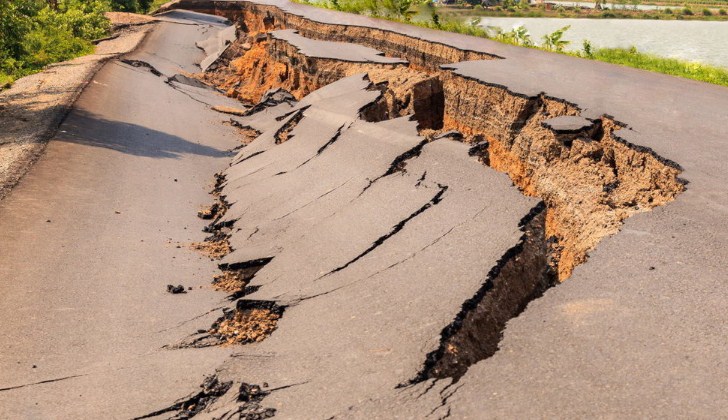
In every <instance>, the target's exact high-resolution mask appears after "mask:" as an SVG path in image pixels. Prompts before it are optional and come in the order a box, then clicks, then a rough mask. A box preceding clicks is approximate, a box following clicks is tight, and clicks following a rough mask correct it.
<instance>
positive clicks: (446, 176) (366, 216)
mask: <svg viewBox="0 0 728 420" xmlns="http://www.w3.org/2000/svg"><path fill="white" fill-rule="evenodd" d="M210 4H213V5H214V7H212V9H214V8H215V7H218V6H217V3H214V2H212V3H210ZM249 4H250V3H248V2H240V3H239V5H242V6H240V7H241V9H239V10H238V9H237V7H238V5H234V6H230V4H226V5H225V6H224V7H223V14H226V15H228V17H235V18H236V19H235V20H236V21H237V25H238V31H237V35H239V37H238V39H234V37H233V33H234V31H232V30H231V27H230V26H227V25H228V22H226V21H224V20H221V19H218V18H215V17H212V16H206V15H200V14H196V13H192V12H186V11H174V12H171V13H169V14H167V16H166V17H165V20H166V23H162V24H160V27H159V28H158V29H157V30H155V31H154V32H153V33H152V34H151V35H150V37H149V39H147V41H146V42H145V43H144V45H143V46H142V47H141V49H140V50H138V51H137V52H135V53H133V54H130V55H129V56H127V57H124V58H123V59H122V60H120V61H118V62H116V63H115V64H116V65H110V66H107V67H106V68H105V69H104V70H103V71H102V72H101V73H99V75H98V76H97V79H98V80H99V84H98V86H92V87H91V88H89V90H87V92H85V93H84V95H83V96H82V98H81V100H80V101H79V103H78V104H77V106H76V108H75V109H74V111H73V112H72V113H71V115H70V116H69V118H68V120H67V121H66V123H64V125H63V126H62V127H61V131H60V133H59V135H58V137H57V138H56V139H55V140H54V141H53V142H52V143H51V146H50V147H49V152H48V155H47V156H46V157H45V158H44V160H43V161H42V162H41V163H40V164H39V165H38V168H37V169H36V170H35V172H34V173H33V174H32V175H31V176H30V177H29V178H28V179H27V180H26V181H25V182H24V184H23V185H21V187H20V188H19V189H18V190H17V192H15V193H14V194H13V196H12V197H11V198H10V199H9V200H6V201H4V202H2V205H1V207H0V211H1V212H2V213H3V214H4V215H5V214H7V215H10V217H3V218H0V228H4V229H5V231H4V233H3V235H4V237H3V238H2V240H3V241H4V243H22V241H21V240H20V238H21V237H24V238H26V239H27V237H28V235H29V238H30V240H27V241H26V242H27V245H24V246H20V247H17V248H16V249H12V250H9V252H5V251H3V253H2V254H0V258H2V261H1V262H3V270H4V272H3V273H2V274H9V275H8V277H7V278H9V279H10V280H11V283H13V284H15V283H17V284H21V283H22V280H24V279H26V278H30V279H31V281H30V283H28V284H27V286H28V289H27V290H31V291H33V294H32V295H31V294H29V293H24V292H23V290H24V289H22V288H20V287H14V288H11V289H10V291H9V293H8V295H7V296H5V298H6V299H7V302H11V301H12V300H18V301H20V302H23V305H24V306H22V307H21V310H20V311H18V304H17V303H15V302H14V303H12V304H9V305H5V306H6V307H5V309H4V311H5V313H4V314H3V315H5V316H6V317H7V319H9V320H10V321H9V322H8V326H9V327H7V328H6V330H7V331H4V332H7V335H8V337H11V338H12V340H11V342H12V343H13V344H12V345H11V347H10V351H9V352H8V354H9V355H10V356H9V357H5V358H4V359H3V360H2V361H1V362H2V365H0V367H2V368H3V369H2V370H3V373H4V374H5V375H9V376H3V377H2V378H3V379H2V382H0V385H5V383H7V386H5V387H4V388H2V389H1V390H2V391H3V392H2V393H1V394H0V403H2V413H3V414H4V415H5V414H6V415H7V416H8V417H18V416H20V415H26V416H27V415H28V413H30V415H31V416H36V417H43V416H44V415H45V414H47V413H49V412H51V410H53V409H57V407H56V406H57V401H59V400H65V401H67V400H69V399H70V398H71V397H72V396H73V397H75V395H76V394H78V395H79V396H80V397H82V398H83V399H84V402H86V404H84V405H83V406H75V407H72V406H63V407H62V408H61V409H60V411H59V413H60V415H61V416H63V417H88V416H89V415H93V416H106V417H125V418H130V417H135V416H141V417H136V418H151V417H166V416H171V418H190V417H195V416H198V415H204V416H207V417H211V418H241V419H242V418H268V417H272V416H279V417H283V418H333V417H345V418H348V417H367V418H370V417H377V416H382V415H386V414H392V413H393V412H395V411H396V412H397V413H398V414H401V415H403V416H406V417H426V416H438V417H440V418H445V417H451V416H455V417H457V413H460V415H463V413H465V415H468V410H469V407H472V406H474V405H477V404H476V403H477V401H475V402H474V400H476V399H474V398H473V397H472V396H473V395H474V393H475V394H477V393H478V392H480V393H483V392H486V393H487V394H488V395H489V396H488V398H495V396H496V395H498V392H496V391H494V389H495V388H493V389H490V388H488V386H487V385H488V383H487V382H485V383H484V382H483V381H482V380H481V379H480V376H478V375H484V373H483V370H484V369H486V366H487V367H490V368H493V369H498V368H499V366H497V365H494V364H493V363H485V362H488V361H490V360H494V359H496V360H505V361H506V362H507V361H509V360H510V358H513V357H518V356H513V355H512V353H507V354H506V355H503V354H502V353H503V352H500V353H499V352H498V349H499V347H500V346H501V343H502V341H501V340H502V339H503V336H504V331H506V325H507V324H508V325H511V324H512V323H513V322H514V321H515V322H519V321H520V322H528V321H523V320H519V319H518V318H517V317H518V315H519V314H521V313H522V312H523V311H524V309H525V308H526V307H527V305H529V303H533V302H534V299H536V298H538V297H540V296H542V294H543V293H544V292H545V291H546V290H547V289H549V288H550V287H551V286H553V285H555V284H558V283H559V280H565V279H567V278H568V277H569V276H571V275H572V273H573V272H574V269H575V268H576V267H577V266H579V265H580V264H584V262H585V261H586V259H587V256H588V255H589V253H590V252H592V251H594V250H595V249H597V248H596V247H597V244H599V243H600V242H601V241H602V240H604V241H606V242H609V239H610V236H611V235H613V234H615V233H617V232H619V230H620V228H621V227H622V225H623V224H624V223H625V222H626V221H627V219H628V218H629V217H631V216H633V215H636V214H638V213H642V212H645V211H648V210H651V209H653V208H656V207H658V206H662V205H664V204H667V203H668V202H670V201H672V200H673V199H674V198H675V196H676V195H677V194H679V193H681V192H683V191H684V190H685V184H686V183H685V182H684V181H683V180H682V179H680V178H678V174H680V172H681V170H682V168H681V167H680V166H679V165H678V164H677V163H675V162H673V161H672V160H670V159H667V158H664V157H662V156H661V155H659V154H657V153H656V152H654V151H653V150H652V149H649V148H646V147H642V146H636V145H635V144H634V143H632V142H630V141H629V139H630V138H631V137H630V130H629V129H628V127H627V126H626V124H624V123H623V122H621V121H620V120H618V119H616V118H613V117H609V116H606V115H604V114H601V115H594V113H593V110H590V111H589V112H586V111H585V110H583V109H581V108H580V107H579V106H578V105H576V104H574V103H571V102H569V101H566V100H560V99H554V97H552V96H548V95H546V94H544V93H541V92H539V93H537V94H532V95H527V94H517V93H514V92H511V91H509V90H508V89H507V88H506V87H504V86H503V85H500V84H497V83H489V82H485V81H483V80H481V79H480V78H479V77H480V76H478V75H477V74H474V73H473V71H472V69H471V68H470V67H469V66H470V65H471V63H457V64H453V65H450V64H448V60H447V59H445V58H444V57H450V56H452V57H460V58H459V59H460V60H461V59H464V58H465V57H470V58H478V59H485V58H487V59H492V58H494V57H495V55H488V54H478V53H476V52H474V51H468V52H467V53H465V52H463V51H459V50H457V49H453V48H451V47H447V46H443V45H441V44H438V45H439V46H438V49H437V50H436V52H435V53H433V55H432V56H431V57H430V58H432V59H433V60H434V61H433V62H436V63H437V65H439V64H442V62H445V64H448V65H447V66H444V67H443V68H439V67H438V66H437V65H433V64H432V63H429V62H428V61H427V60H425V61H424V62H421V60H422V57H421V56H419V55H417V54H413V53H412V51H415V50H416V49H422V48H424V47H423V45H426V42H425V41H423V40H418V42H417V43H416V44H414V45H413V46H412V48H411V49H410V48H404V49H398V48H399V47H398V45H400V44H401V41H402V39H400V36H390V37H389V39H388V41H386V42H383V41H382V42H383V43H382V44H381V45H383V46H385V47H386V48H387V52H389V53H390V54H392V53H393V52H401V53H402V57H385V56H384V55H382V54H379V53H378V52H377V51H376V50H373V49H372V48H364V47H362V46H361V45H358V44H356V43H353V44H347V45H346V48H343V49H342V46H341V44H337V43H333V42H331V41H332V40H337V41H340V40H342V38H341V37H344V38H346V40H347V41H348V42H355V41H356V40H359V41H361V42H360V43H361V44H366V45H369V46H372V45H373V44H371V43H372V42H373V43H374V44H377V42H379V41H376V40H374V41H371V40H368V41H365V40H363V39H360V38H361V37H360V35H361V33H360V32H361V28H358V29H357V28H353V27H347V28H345V29H344V30H343V31H342V32H341V34H339V35H336V34H335V33H332V32H331V31H329V29H330V28H328V29H327V28H326V24H325V23H323V22H317V23H312V22H310V21H306V20H305V19H301V18H300V16H299V17H292V16H286V15H285V14H283V15H281V12H280V10H277V9H275V8H270V9H266V10H267V11H266V12H265V13H260V11H259V10H253V11H252V12H251V11H250V10H248V11H246V12H244V13H241V14H240V15H236V14H235V13H238V12H239V11H240V10H243V9H245V8H246V7H249V6H246V5H249ZM199 5H200V7H201V8H203V9H205V8H206V7H209V5H207V2H199ZM230 7H232V9H230ZM260 7H264V6H260ZM231 10H234V11H235V13H233V14H232V16H231ZM210 11H214V10H210ZM180 23H182V24H180ZM286 25H292V26H296V27H297V28H298V29H299V30H301V32H303V33H304V34H305V35H306V36H305V37H304V36H301V35H300V34H297V33H295V32H293V31H290V30H285V27H286ZM314 27H317V28H319V29H321V28H323V29H324V30H322V31H319V33H316V31H313V30H312V28H314ZM281 29H282V30H281ZM261 32H267V33H268V34H267V35H261ZM337 37H338V38H337ZM402 37H403V36H402ZM403 39H404V38H403ZM251 44H252V45H251ZM201 50H204V51H205V53H206V54H208V56H205V55H203V54H202V52H201ZM457 51H459V52H457ZM236 54H237V55H236ZM437 54H440V55H437ZM425 58H427V55H425ZM403 59H408V60H410V61H411V62H412V63H413V64H412V65H409V63H408V62H407V61H405V60H403ZM418 60H420V61H418ZM492 61H506V60H492ZM201 63H204V64H203V65H202V66H203V67H204V68H206V69H209V71H208V72H207V73H205V74H201V75H200V74H198V75H196V76H193V75H192V73H196V72H198V71H199V69H200V64H201ZM301 63H304V65H302V64H301ZM479 65H485V64H482V63H481V64H479ZM201 80H204V81H206V82H207V83H211V84H213V85H215V86H210V85H207V84H205V83H203V82H202V81H201ZM217 88H222V89H225V90H226V93H227V94H228V95H229V96H233V97H237V99H238V100H243V101H244V102H245V105H244V106H242V107H241V104H240V102H238V101H237V100H232V99H229V98H225V97H224V96H222V95H221V94H220V91H218V90H217ZM281 88H283V89H290V90H291V93H288V92H286V91H285V90H282V89H281ZM268 89H271V90H268ZM152 98H153V99H152ZM258 99H260V101H258ZM256 101H258V103H253V102H256ZM241 108H242V109H241ZM162 109H163V115H164V118H160V116H161V115H162V112H161V111H160V110H162ZM224 109H228V110H230V109H233V110H236V111H235V112H234V113H232V114H230V113H228V114H223V113H218V112H217V111H215V110H224ZM474 109H477V110H479V112H474V111H473V110H474ZM221 112H223V111H221ZM587 114H588V115H587ZM230 115H234V116H232V117H231V116H230ZM241 142H242V145H241V144H240V143H241ZM230 151H233V152H230ZM233 153H234V154H235V155H234V156H233V155H232V154H233ZM215 173H217V175H216V176H217V178H216V182H215V185H214V187H206V186H205V185H206V184H207V183H208V182H209V180H210V179H212V175H213V174H215ZM59 176H60V177H61V178H60V179H61V180H60V181H59V182H56V183H55V184H52V183H51V182H50V180H51V179H57V178H58V177H59ZM50 185H54V188H51V187H50ZM210 188H212V191H210ZM207 192H211V193H212V194H213V200H214V202H213V204H212V205H210V206H209V207H207V208H203V209H202V210H199V208H200V206H201V205H202V204H205V203H206V204H208V205H209V204H210V199H209V197H207V196H206V193H207ZM39 196H43V197H45V199H44V200H43V201H41V200H38V197H39ZM47 203H50V204H49V205H48V204H47ZM21 210H22V211H21ZM198 210H199V211H198ZM79 213H81V214H83V215H84V218H83V220H82V221H80V222H79V221H78V220H77V217H76V216H77V215H78V214H79ZM127 214H128V215H129V216H128V217H126V215H127ZM195 214H198V215H199V216H200V218H202V219H204V220H206V222H202V221H200V220H194V219H193V218H194V215H195ZM44 220H47V221H45V222H43V223H41V222H42V221H44ZM74 222H75V223H74ZM204 223H207V225H204ZM13 226H24V227H25V226H27V228H24V229H18V228H17V227H15V228H14V227H13ZM0 230H2V229H0ZM90 231H93V232H94V235H89V232H90ZM200 231H204V232H205V233H207V234H211V236H208V237H207V238H206V239H204V240H203V239H202V237H203V236H204V235H203V234H202V233H201V232H200ZM189 243H192V244H193V245H192V247H193V248H196V249H199V250H201V251H204V252H206V254H205V255H206V257H207V258H202V257H201V256H198V255H196V254H195V253H193V252H191V251H189V250H188V249H187V247H183V246H181V244H189ZM59 245H60V247H61V249H63V251H62V252H53V251H52V250H54V249H57V247H58V246H59ZM175 245H176V246H175ZM64 248H65V249H64ZM31 259H33V260H35V259H37V260H38V261H37V264H34V265H33V266H32V267H31V266H29V265H28V264H24V263H22V262H20V261H29V260H31ZM79 261H81V262H80V263H79ZM654 268H655V267H654V266H653V267H651V268H650V270H654ZM582 272H589V270H583V271H582ZM48 278H53V280H54V281H53V282H52V284H49V282H47V281H46V279H48ZM170 283H171V285H170V286H173V285H174V284H178V283H184V287H181V288H180V291H181V292H186V293H178V294H168V293H166V292H165V290H164V285H167V284H170ZM22 284H25V283H22ZM172 289H175V288H174V287H172ZM172 289H170V290H172ZM555 289H561V288H555ZM555 289H551V290H555ZM41 290H42V291H47V292H48V296H49V299H48V300H47V301H46V302H39V301H37V300H35V299H33V296H34V295H35V293H37V292H38V291H41ZM175 290H176V289H175ZM535 302H538V303H540V305H547V304H548V303H545V304H544V303H541V302H542V301H541V300H536V301H535ZM539 307H541V306H539ZM26 310H31V311H32V313H34V314H40V315H34V316H32V317H23V316H20V315H18V314H23V311H26ZM38 317H40V322H38ZM531 322H533V321H532V320H531ZM38 324H39V325H40V328H38V327H36V326H37V325H38ZM67 325H77V328H76V330H71V331H69V330H68V329H67V328H64V326H67ZM33 327H35V329H33ZM11 329H13V330H17V331H31V332H30V333H29V334H28V335H27V336H24V335H23V334H22V333H18V332H13V331H11ZM152 332H153V333H152ZM534 335H537V336H538V335H539V334H538V333H535V334H534ZM38 343H42V344H45V345H46V346H47V347H48V348H51V347H52V348H60V349H63V351H64V352H65V353H60V354H49V353H48V352H47V351H46V349H45V348H43V347H42V346H38ZM233 352H236V353H233ZM522 353H526V352H524V351H522ZM497 356H501V357H500V358H498V357H497ZM11 358H15V359H18V360H10V359H11ZM36 359H37V360H36ZM31 360H32V361H33V362H34V363H33V367H32V368H31V369H36V368H40V370H39V371H34V370H31V371H28V369H27V365H28V364H30V361H31ZM35 362H37V363H35ZM505 366H508V364H507V363H506V364H505ZM6 368H7V369H6ZM473 371H475V372H478V373H477V374H476V373H473ZM6 372H7V373H6ZM36 372H39V373H42V374H43V375H44V376H43V377H39V376H37V375H36ZM504 377H507V376H504ZM10 379H12V381H11V380H10ZM60 383H62V384H63V385H60ZM199 383H202V385H201V386H200V387H201V388H202V390H199V387H198V385H197V384H199ZM251 384H260V385H251ZM41 387H42V388H43V390H44V393H40V392H39V391H38V389H40V388H41ZM110 389H114V390H123V391H124V392H118V393H109V392H107V391H108V390H110ZM490 394H492V396H491V395H490ZM185 395H187V397H185ZM312 395H316V398H312V397H311V396H312ZM464 395H468V396H469V397H468V398H469V399H466V400H463V399H464V398H466V397H464ZM456 401H457V402H456ZM34 404H36V406H34ZM110 407H113V408H110ZM470 414H472V412H470Z"/></svg>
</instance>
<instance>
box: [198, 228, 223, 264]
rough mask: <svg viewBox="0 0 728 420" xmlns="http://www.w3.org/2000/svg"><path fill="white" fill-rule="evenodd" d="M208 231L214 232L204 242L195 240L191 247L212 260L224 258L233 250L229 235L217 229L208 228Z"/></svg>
mask: <svg viewBox="0 0 728 420" xmlns="http://www.w3.org/2000/svg"><path fill="white" fill-rule="evenodd" d="M207 231H208V232H214V233H213V235H211V236H208V237H207V238H205V240H204V241H202V242H193V243H191V244H190V248H191V249H193V250H195V251H199V252H201V253H202V254H204V255H205V256H207V257H209V258H210V259H212V260H219V259H222V258H223V257H224V256H225V255H227V254H229V253H231V252H232V250H233V249H232V247H231V246H230V242H229V241H228V235H227V234H226V233H224V232H221V231H219V230H217V229H210V228H208V229H207Z"/></svg>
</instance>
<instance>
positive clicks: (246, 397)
mask: <svg viewBox="0 0 728 420" xmlns="http://www.w3.org/2000/svg"><path fill="white" fill-rule="evenodd" d="M263 386H264V387H267V384H263ZM268 394H270V391H267V390H264V389H263V388H261V387H260V385H251V384H247V383H245V382H243V383H241V384H240V388H239V389H238V401H239V402H242V403H243V405H241V406H240V407H238V409H237V410H236V411H235V412H233V413H231V415H235V414H238V419H240V420H262V419H267V418H271V417H274V416H275V415H276V409H275V408H265V407H263V406H262V405H261V401H263V399H264V398H265V397H266V396H268Z"/></svg>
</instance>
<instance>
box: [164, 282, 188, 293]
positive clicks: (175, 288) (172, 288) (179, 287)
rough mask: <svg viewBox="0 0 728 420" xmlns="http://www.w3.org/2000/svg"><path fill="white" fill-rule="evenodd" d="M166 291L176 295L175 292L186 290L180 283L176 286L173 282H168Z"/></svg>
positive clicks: (184, 291)
mask: <svg viewBox="0 0 728 420" xmlns="http://www.w3.org/2000/svg"><path fill="white" fill-rule="evenodd" d="M167 293H171V294H173V295H177V294H180V293H187V291H186V290H185V287H184V286H182V285H181V284H180V285H177V286H175V285H173V284H168V285H167Z"/></svg>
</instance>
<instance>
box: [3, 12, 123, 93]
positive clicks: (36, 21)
mask: <svg viewBox="0 0 728 420" xmlns="http://www.w3.org/2000/svg"><path fill="white" fill-rule="evenodd" d="M50 3H53V4H50ZM109 8H110V4H109V2H108V0H58V1H57V2H46V0H0V34H2V35H1V36H0V85H5V84H6V83H8V82H9V81H12V80H13V79H16V78H18V77H22V76H25V75H27V74H30V73H33V72H36V71H38V70H41V69H42V68H43V67H44V66H46V65H48V64H50V63H54V62H57V61H63V60H68V59H71V58H74V57H78V56H79V55H83V54H88V53H90V52H92V51H93V44H92V43H91V40H93V39H97V38H101V37H103V36H105V35H106V34H107V33H108V31H109V21H108V19H106V17H105V16H104V12H106V11H107V10H109Z"/></svg>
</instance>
